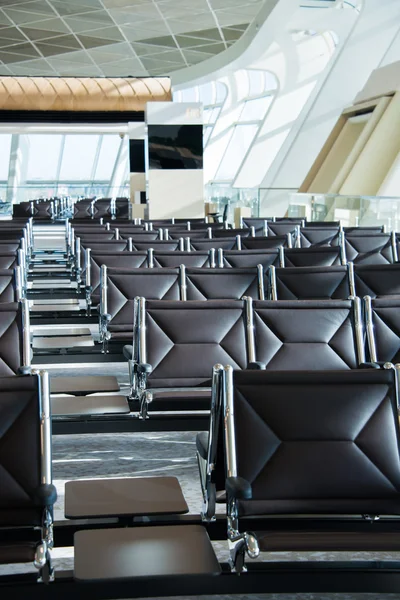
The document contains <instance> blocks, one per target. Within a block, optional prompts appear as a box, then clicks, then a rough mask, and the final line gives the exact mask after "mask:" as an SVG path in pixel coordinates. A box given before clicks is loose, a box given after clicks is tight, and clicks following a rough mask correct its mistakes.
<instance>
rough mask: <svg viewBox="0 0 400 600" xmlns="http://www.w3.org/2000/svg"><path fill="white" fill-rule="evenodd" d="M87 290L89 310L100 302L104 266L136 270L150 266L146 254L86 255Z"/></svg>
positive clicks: (93, 253)
mask: <svg viewBox="0 0 400 600" xmlns="http://www.w3.org/2000/svg"><path fill="white" fill-rule="evenodd" d="M85 265H86V269H85V288H86V302H87V306H88V308H89V307H90V306H92V305H95V306H96V305H97V304H98V303H99V302H100V269H101V266H102V265H106V266H107V267H112V268H117V269H136V268H139V267H144V268H146V267H147V266H148V262H147V253H146V252H92V250H91V248H87V249H86V254H85Z"/></svg>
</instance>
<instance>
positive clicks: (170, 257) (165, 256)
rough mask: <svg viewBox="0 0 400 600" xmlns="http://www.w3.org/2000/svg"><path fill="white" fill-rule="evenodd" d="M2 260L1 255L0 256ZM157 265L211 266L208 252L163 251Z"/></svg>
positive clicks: (156, 256)
mask: <svg viewBox="0 0 400 600" xmlns="http://www.w3.org/2000/svg"><path fill="white" fill-rule="evenodd" d="M0 260H1V257H0ZM153 261H154V266H155V267H179V266H180V265H186V266H187V267H203V268H204V267H209V266H210V257H209V254H208V252H200V251H199V252H179V250H177V251H175V252H162V251H158V252H155V253H154V254H153Z"/></svg>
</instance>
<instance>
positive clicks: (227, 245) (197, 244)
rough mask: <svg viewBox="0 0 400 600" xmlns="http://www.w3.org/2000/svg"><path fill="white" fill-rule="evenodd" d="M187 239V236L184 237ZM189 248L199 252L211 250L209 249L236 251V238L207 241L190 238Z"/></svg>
mask: <svg viewBox="0 0 400 600" xmlns="http://www.w3.org/2000/svg"><path fill="white" fill-rule="evenodd" d="M186 237H189V236H186ZM190 247H191V250H200V251H203V252H204V251H207V250H211V248H215V250H218V248H222V249H223V250H233V249H236V247H237V246H236V238H235V237H227V238H218V239H217V238H212V239H208V240H198V239H196V238H190Z"/></svg>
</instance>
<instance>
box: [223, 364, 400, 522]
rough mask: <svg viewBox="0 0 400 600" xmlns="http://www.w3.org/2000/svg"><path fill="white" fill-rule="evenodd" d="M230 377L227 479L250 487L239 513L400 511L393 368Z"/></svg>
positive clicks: (399, 434)
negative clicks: (239, 481) (250, 491)
mask: <svg viewBox="0 0 400 600" xmlns="http://www.w3.org/2000/svg"><path fill="white" fill-rule="evenodd" d="M226 379H227V380H228V381H227V384H226V389H225V393H224V398H225V405H224V413H225V452H226V455H227V457H228V460H227V464H228V469H227V471H228V472H227V475H228V476H231V477H232V476H234V477H242V478H244V479H245V480H247V481H248V482H249V483H250V484H251V488H252V498H251V500H245V501H239V514H241V515H243V514H245V515H260V514H271V513H275V514H293V515H294V514H303V515H304V514H308V515H309V514H325V515H327V514H353V515H357V516H358V517H360V516H361V515H365V514H368V515H382V514H399V511H400V494H399V491H400V459H399V442H400V432H399V421H398V416H397V395H396V384H395V377H394V372H393V370H376V369H365V370H354V371H347V372H333V371H322V372H314V373H312V372H304V373H299V372H290V373H288V372H287V373H279V372H275V373H273V372H265V371H243V372H239V371H238V372H235V373H233V374H232V375H231V377H227V378H226ZM382 427H383V428H384V431H385V433H384V435H382ZM227 442H228V443H227Z"/></svg>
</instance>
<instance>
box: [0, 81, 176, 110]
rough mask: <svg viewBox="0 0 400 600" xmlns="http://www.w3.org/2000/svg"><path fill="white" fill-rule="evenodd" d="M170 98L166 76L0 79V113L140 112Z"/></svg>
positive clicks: (169, 85)
mask: <svg viewBox="0 0 400 600" xmlns="http://www.w3.org/2000/svg"><path fill="white" fill-rule="evenodd" d="M171 99H172V96H171V81H170V79H169V78H168V77H157V78H155V77H147V78H146V77H144V78H141V79H139V78H135V77H132V78H124V79H123V78H113V79H107V78H94V77H0V110H59V111H142V110H144V109H145V106H146V102H149V101H150V100H151V101H153V102H154V101H160V102H161V101H169V100H171Z"/></svg>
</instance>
